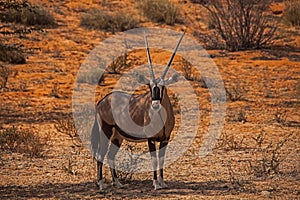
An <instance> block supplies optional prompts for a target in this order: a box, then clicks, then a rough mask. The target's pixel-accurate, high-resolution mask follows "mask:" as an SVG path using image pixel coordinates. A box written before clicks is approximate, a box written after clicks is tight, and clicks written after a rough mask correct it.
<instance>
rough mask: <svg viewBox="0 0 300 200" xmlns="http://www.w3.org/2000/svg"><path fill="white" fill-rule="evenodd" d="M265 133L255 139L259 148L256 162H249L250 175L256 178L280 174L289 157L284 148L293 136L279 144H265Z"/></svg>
mask: <svg viewBox="0 0 300 200" xmlns="http://www.w3.org/2000/svg"><path fill="white" fill-rule="evenodd" d="M264 136H265V133H264V132H263V131H262V132H261V133H260V134H259V135H258V136H257V137H254V138H253V139H254V140H255V141H256V142H257V144H258V146H259V148H258V151H256V154H257V155H256V158H257V159H255V160H251V161H249V173H250V174H253V175H255V176H256V177H263V178H267V177H270V176H272V175H275V174H279V173H280V165H281V164H282V162H283V161H284V160H285V159H286V157H287V156H288V155H286V154H284V153H283V150H282V148H283V146H284V145H285V144H286V142H287V141H289V140H290V138H291V136H292V134H289V135H287V136H285V137H284V138H283V139H282V140H280V141H279V142H277V143H275V144H273V143H271V142H270V143H268V144H264Z"/></svg>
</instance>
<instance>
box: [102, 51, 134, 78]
mask: <svg viewBox="0 0 300 200" xmlns="http://www.w3.org/2000/svg"><path fill="white" fill-rule="evenodd" d="M128 56H129V55H128V52H124V54H122V55H121V56H119V57H117V58H116V59H114V60H113V62H112V63H111V64H110V65H109V66H108V67H107V70H108V73H111V74H120V72H121V71H122V70H123V69H126V68H128V67H130V66H131V64H132V63H131V61H130V60H129V59H128Z"/></svg>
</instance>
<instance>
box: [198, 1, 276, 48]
mask: <svg viewBox="0 0 300 200" xmlns="http://www.w3.org/2000/svg"><path fill="white" fill-rule="evenodd" d="M201 4H202V5H203V6H204V7H205V8H206V9H207V10H208V12H209V16H210V22H209V23H210V28H214V29H215V31H216V33H217V34H216V37H217V39H218V41H219V43H220V45H222V46H225V47H226V48H227V49H228V50H230V51H238V50H245V49H257V48H261V47H264V46H267V45H269V44H270V43H272V42H273V41H274V39H275V32H276V30H277V27H276V25H275V24H274V23H275V21H274V20H273V18H271V17H269V16H267V15H266V11H267V9H268V7H269V5H270V0H255V1H250V0H247V1H245V0H226V1H224V0H212V1H210V2H209V3H205V4H204V3H201Z"/></svg>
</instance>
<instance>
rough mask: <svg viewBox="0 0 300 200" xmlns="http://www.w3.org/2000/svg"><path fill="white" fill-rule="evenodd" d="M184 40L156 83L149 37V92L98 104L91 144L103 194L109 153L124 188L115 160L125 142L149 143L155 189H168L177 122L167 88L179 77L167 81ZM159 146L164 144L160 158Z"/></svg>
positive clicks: (114, 176) (108, 97)
mask: <svg viewBox="0 0 300 200" xmlns="http://www.w3.org/2000/svg"><path fill="white" fill-rule="evenodd" d="M183 36H184V34H183V35H182V36H181V38H180V40H179V42H178V44H177V46H176V48H175V50H174V52H173V55H172V57H171V58H170V60H169V62H168V64H167V66H166V68H165V70H164V71H163V73H162V75H161V77H160V78H157V79H155V75H154V71H153V68H152V63H151V58H150V53H149V48H148V42H147V38H146V36H145V43H146V49H147V56H148V61H149V71H150V78H151V79H150V80H146V78H145V77H143V76H140V77H139V79H140V80H139V82H141V83H144V84H147V85H148V88H149V90H148V91H147V92H145V93H144V94H128V93H125V92H119V91H115V92H111V93H109V94H108V95H106V96H105V97H104V98H103V99H102V100H100V101H99V102H98V104H97V106H96V117H95V123H94V127H93V130H92V137H91V140H92V141H91V143H92V151H93V153H94V157H95V159H96V160H97V168H98V180H97V184H98V186H99V188H100V190H102V189H103V183H102V165H103V161H104V157H105V155H106V153H107V156H108V163H109V166H110V170H111V174H112V179H113V184H114V185H116V186H117V187H121V186H122V185H121V184H120V182H119V181H118V178H117V174H116V171H115V166H114V158H115V155H116V154H117V152H118V150H119V148H120V146H121V144H122V141H123V140H124V139H125V140H128V141H131V142H143V141H148V147H149V150H150V154H151V159H152V166H153V171H154V177H153V186H154V188H155V189H160V188H165V187H167V185H166V184H165V183H164V180H163V165H164V156H165V151H166V147H167V145H168V142H169V139H170V135H171V132H172V130H173V128H174V124H175V119H174V113H173V109H172V105H171V103H170V99H169V96H168V93H167V89H166V86H167V85H168V84H171V83H173V82H175V81H177V78H178V75H177V74H175V75H174V76H173V77H172V78H169V79H167V80H165V79H164V78H165V75H166V74H167V71H168V69H169V67H170V65H171V63H172V60H173V58H174V56H175V54H176V51H177V48H178V46H179V44H180V42H181V40H182V38H183ZM155 142H160V145H159V152H158V157H157V154H156V146H155ZM157 170H158V172H159V174H158V176H157Z"/></svg>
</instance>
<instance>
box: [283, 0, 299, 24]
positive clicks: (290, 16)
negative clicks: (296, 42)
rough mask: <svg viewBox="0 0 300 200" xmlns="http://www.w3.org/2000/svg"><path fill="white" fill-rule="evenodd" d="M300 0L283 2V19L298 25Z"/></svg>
mask: <svg viewBox="0 0 300 200" xmlns="http://www.w3.org/2000/svg"><path fill="white" fill-rule="evenodd" d="M299 10H300V0H288V1H286V2H285V10H284V19H285V21H286V22H287V23H288V24H290V25H292V26H300V11H299Z"/></svg>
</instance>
